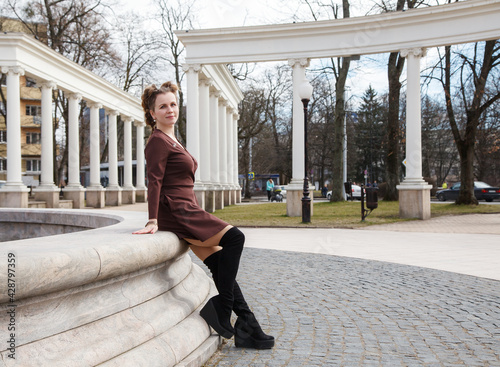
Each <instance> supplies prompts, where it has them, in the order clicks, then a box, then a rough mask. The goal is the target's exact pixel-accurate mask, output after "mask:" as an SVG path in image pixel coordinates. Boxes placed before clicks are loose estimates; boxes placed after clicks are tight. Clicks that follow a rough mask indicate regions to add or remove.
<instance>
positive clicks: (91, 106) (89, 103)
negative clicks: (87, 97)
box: [87, 101, 102, 109]
mask: <svg viewBox="0 0 500 367" xmlns="http://www.w3.org/2000/svg"><path fill="white" fill-rule="evenodd" d="M87 106H88V107H90V108H97V109H100V108H102V104H101V103H99V102H90V101H89V102H87Z"/></svg>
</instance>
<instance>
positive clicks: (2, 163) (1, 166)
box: [0, 158, 7, 171]
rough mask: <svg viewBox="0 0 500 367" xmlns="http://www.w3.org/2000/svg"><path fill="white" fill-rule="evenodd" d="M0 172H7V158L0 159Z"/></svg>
mask: <svg viewBox="0 0 500 367" xmlns="http://www.w3.org/2000/svg"><path fill="white" fill-rule="evenodd" d="M0 171H7V158H0Z"/></svg>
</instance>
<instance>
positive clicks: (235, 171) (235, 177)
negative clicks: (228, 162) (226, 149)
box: [233, 113, 241, 190]
mask: <svg viewBox="0 0 500 367" xmlns="http://www.w3.org/2000/svg"><path fill="white" fill-rule="evenodd" d="M239 119H240V115H239V114H237V113H234V114H233V136H234V137H233V142H234V144H233V162H234V163H233V182H234V184H235V185H236V188H237V189H238V190H239V189H241V187H240V183H239V181H238V163H239V161H238V157H239V154H238V150H239V149H238V146H239V144H238V143H239V140H238V120H239Z"/></svg>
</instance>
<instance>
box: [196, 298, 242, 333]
mask: <svg viewBox="0 0 500 367" xmlns="http://www.w3.org/2000/svg"><path fill="white" fill-rule="evenodd" d="M215 297H217V296H215ZM215 297H212V298H210V299H209V300H208V302H207V303H206V305H205V306H203V308H202V309H201V310H200V316H201V317H203V319H204V320H205V321H206V322H207V324H208V325H210V326H211V327H212V328H213V329H214V330H215V331H216V332H217V334H219V335H220V336H222V337H223V338H226V339H229V338H231V337H232V336H233V335H234V330H228V329H227V328H225V327H224V326H222V324H221V322H220V320H219V315H218V314H217V309H216V306H215V305H214V298H215Z"/></svg>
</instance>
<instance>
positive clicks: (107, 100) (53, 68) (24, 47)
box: [0, 33, 144, 121]
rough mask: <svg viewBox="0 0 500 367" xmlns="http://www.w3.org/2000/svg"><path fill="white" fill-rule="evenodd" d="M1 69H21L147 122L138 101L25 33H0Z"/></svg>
mask: <svg viewBox="0 0 500 367" xmlns="http://www.w3.org/2000/svg"><path fill="white" fill-rule="evenodd" d="M0 66H20V67H22V68H23V69H24V70H25V73H26V75H28V76H30V77H32V78H34V79H36V80H38V81H39V82H43V81H46V80H50V81H52V82H55V83H56V84H57V87H58V88H59V89H61V90H63V91H66V92H69V93H76V94H79V95H81V96H82V98H83V99H85V100H87V101H90V102H96V103H101V104H102V105H103V106H104V107H105V108H106V109H110V110H116V111H119V113H120V114H122V115H124V116H129V117H131V118H132V119H134V120H139V121H142V120H143V119H144V116H143V112H142V108H141V102H140V100H139V99H138V98H136V97H134V96H132V95H131V94H129V93H127V92H125V91H123V90H122V89H120V88H118V87H117V86H115V85H113V84H112V83H109V82H108V81H106V80H105V79H103V78H101V77H100V76H98V75H96V74H94V73H92V72H90V71H88V70H87V69H85V68H84V67H82V66H80V65H78V64H77V63H75V62H73V61H71V60H69V59H67V58H65V57H64V56H62V55H60V54H59V53H57V52H56V51H54V50H52V49H51V48H49V47H47V46H46V45H44V44H42V43H41V42H39V41H37V40H35V39H34V38H33V37H30V36H28V35H26V34H23V33H0Z"/></svg>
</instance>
